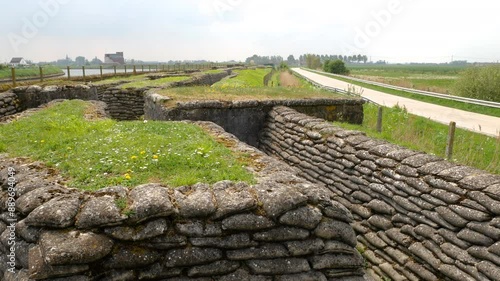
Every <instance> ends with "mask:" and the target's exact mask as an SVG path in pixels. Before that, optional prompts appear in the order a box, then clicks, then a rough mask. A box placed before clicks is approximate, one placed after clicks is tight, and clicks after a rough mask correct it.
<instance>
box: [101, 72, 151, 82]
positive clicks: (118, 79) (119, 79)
mask: <svg viewBox="0 0 500 281" xmlns="http://www.w3.org/2000/svg"><path fill="white" fill-rule="evenodd" d="M147 75H149V74H141V75H130V76H126V77H125V76H121V77H120V76H118V77H111V78H107V79H104V80H101V81H96V82H92V84H94V85H106V84H113V83H118V82H124V81H127V82H129V83H130V82H135V81H141V80H146V79H148V78H147V77H146V76H147Z"/></svg>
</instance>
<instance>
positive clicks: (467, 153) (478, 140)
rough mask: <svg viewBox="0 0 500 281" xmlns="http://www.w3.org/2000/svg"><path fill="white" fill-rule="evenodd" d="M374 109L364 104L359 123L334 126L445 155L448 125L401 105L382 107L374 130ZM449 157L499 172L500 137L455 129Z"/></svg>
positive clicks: (375, 114)
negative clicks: (379, 125) (379, 129)
mask: <svg viewBox="0 0 500 281" xmlns="http://www.w3.org/2000/svg"><path fill="white" fill-rule="evenodd" d="M377 112H378V107H377V106H375V105H373V104H366V105H365V106H364V113H365V118H364V121H363V124H362V125H351V124H345V123H336V125H338V126H341V127H344V128H347V129H351V130H358V131H363V132H365V133H367V135H368V136H370V137H374V138H378V139H384V140H387V141H389V142H391V143H395V144H399V145H402V146H405V147H408V148H411V149H415V150H418V151H424V152H426V153H430V154H435V155H437V156H440V157H445V148H446V139H447V135H448V126H446V125H443V124H440V123H437V122H434V121H431V120H429V119H427V118H423V117H419V116H416V115H412V114H409V113H408V112H407V111H406V110H404V109H401V108H384V113H383V124H384V126H383V131H382V133H378V132H377V131H376V124H377ZM452 160H453V161H454V162H456V163H459V164H463V165H468V166H472V167H476V168H479V169H482V170H485V171H488V172H490V173H493V174H500V136H499V137H497V138H494V137H488V136H485V135H482V134H478V133H474V132H470V131H467V130H463V129H457V130H456V133H455V147H454V151H453V159H452Z"/></svg>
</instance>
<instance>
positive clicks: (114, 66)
mask: <svg viewBox="0 0 500 281" xmlns="http://www.w3.org/2000/svg"><path fill="white" fill-rule="evenodd" d="M113 68H114V69H115V76H116V65H113Z"/></svg>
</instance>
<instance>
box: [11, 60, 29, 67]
mask: <svg viewBox="0 0 500 281" xmlns="http://www.w3.org/2000/svg"><path fill="white" fill-rule="evenodd" d="M10 65H11V66H12V67H18V66H26V65H28V63H27V62H26V61H25V60H24V58H12V59H11V60H10Z"/></svg>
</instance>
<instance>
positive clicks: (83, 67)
mask: <svg viewBox="0 0 500 281" xmlns="http://www.w3.org/2000/svg"><path fill="white" fill-rule="evenodd" d="M82 72H83V82H85V66H82Z"/></svg>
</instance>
